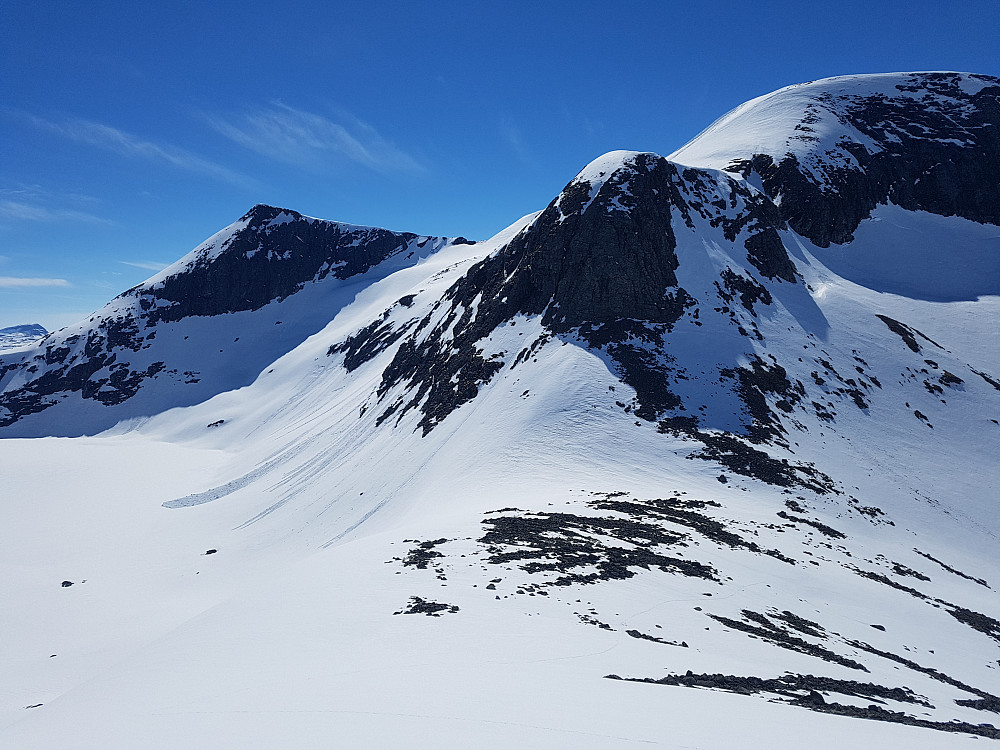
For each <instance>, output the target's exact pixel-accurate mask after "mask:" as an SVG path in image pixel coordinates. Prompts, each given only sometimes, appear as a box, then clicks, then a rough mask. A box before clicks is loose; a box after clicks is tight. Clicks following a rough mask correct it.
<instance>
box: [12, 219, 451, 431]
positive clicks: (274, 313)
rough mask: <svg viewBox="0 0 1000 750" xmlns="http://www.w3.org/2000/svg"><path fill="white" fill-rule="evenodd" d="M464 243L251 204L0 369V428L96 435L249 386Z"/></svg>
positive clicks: (14, 357) (13, 356) (15, 356)
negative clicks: (349, 311) (392, 285)
mask: <svg viewBox="0 0 1000 750" xmlns="http://www.w3.org/2000/svg"><path fill="white" fill-rule="evenodd" d="M462 242H467V240H465V239H463V238H458V239H457V240H451V239H445V238H441V237H419V236H417V235H415V234H409V233H400V232H390V231H388V230H385V229H375V228H372V227H360V226H353V225H350V224H341V223H338V222H330V221H323V220H320V219H314V218H310V217H307V216H303V215H302V214H299V213H297V212H295V211H290V210H286V209H280V208H274V207H272V206H264V205H257V206H254V207H253V208H252V209H250V211H249V212H248V213H247V214H246V215H245V216H243V217H242V218H241V219H239V221H237V222H235V223H233V224H231V225H229V226H228V227H226V228H225V229H223V230H222V231H220V232H218V233H216V234H214V235H213V236H211V237H209V238H208V239H207V240H205V242H203V243H202V244H201V245H199V246H198V247H197V248H195V249H194V250H192V251H191V252H190V253H188V254H187V255H185V256H184V257H183V258H181V259H180V260H179V261H177V262H176V263H174V264H173V265H171V266H169V267H168V268H166V269H164V270H163V271H161V272H160V273H158V274H156V275H155V276H153V277H152V278H151V279H149V280H148V281H146V282H145V283H143V284H140V285H138V286H136V287H133V288H132V289H129V290H128V291H126V292H124V293H122V294H121V295H119V296H118V297H116V298H115V299H113V300H112V301H111V302H109V303H108V304H107V305H105V306H104V308H103V309H101V310H98V311H97V312H95V313H94V315H93V316H92V317H90V318H89V319H88V320H83V321H81V322H80V323H78V324H77V325H74V326H70V327H67V328H64V329H62V330H60V331H59V332H58V333H54V334H50V335H48V336H46V337H45V338H44V339H43V340H42V341H41V343H40V344H39V345H38V346H36V347H35V348H34V350H31V351H27V352H22V353H19V354H18V355H6V356H4V357H3V358H2V359H0V384H2V385H0V387H2V388H3V395H2V397H0V398H2V401H0V426H2V427H7V428H8V432H9V433H10V434H16V435H24V436H40V435H80V434H94V433H96V432H100V431H101V430H104V429H107V428H108V427H111V426H113V425H115V424H117V423H118V422H120V421H121V420H123V419H129V418H136V417H144V416H149V415H152V414H157V413H159V412H161V411H164V410H165V409H169V408H171V407H174V406H187V405H189V404H193V403H198V402H200V401H204V400H205V399H207V398H210V397H211V396H214V395H216V394H217V393H222V392H223V391H229V390H232V389H234V388H239V387H241V386H245V385H248V384H249V383H250V382H252V381H253V379H254V378H255V377H256V376H257V375H258V374H260V372H261V370H262V369H263V368H265V367H266V366H267V365H269V364H270V363H271V362H273V361H274V360H275V359H277V358H278V357H280V356H281V355H282V354H285V353H286V352H288V351H290V350H292V349H294V348H295V347H296V346H298V345H299V344H300V343H302V341H304V340H305V339H306V338H308V337H309V336H311V335H312V334H314V333H316V332H317V331H319V330H320V329H321V328H322V327H323V326H324V325H326V324H327V323H328V322H329V321H330V320H331V319H332V318H333V317H334V316H336V314H337V312H338V311H339V310H340V308H341V307H343V306H344V305H345V304H346V303H348V302H349V301H351V300H352V299H353V298H354V296H355V294H357V292H358V291H359V290H360V289H362V288H364V287H365V286H367V285H369V284H371V283H372V282H373V281H375V280H378V279H380V278H383V277H385V276H387V275H389V274H391V273H393V272H395V271H398V270H399V269H401V268H405V267H407V266H411V265H414V264H415V263H417V262H418V261H419V260H420V259H421V258H424V257H426V256H427V255H429V254H430V253H433V252H436V251H437V250H440V249H441V248H442V247H445V246H447V245H450V244H452V243H462ZM241 334H242V336H241ZM154 342H155V343H154ZM57 404H58V406H59V408H58V409H56V410H52V407H53V406H55V405H57Z"/></svg>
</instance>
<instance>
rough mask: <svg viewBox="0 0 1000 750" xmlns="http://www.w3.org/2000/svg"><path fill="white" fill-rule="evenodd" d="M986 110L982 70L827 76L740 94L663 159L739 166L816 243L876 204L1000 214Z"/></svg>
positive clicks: (997, 93)
mask: <svg viewBox="0 0 1000 750" xmlns="http://www.w3.org/2000/svg"><path fill="white" fill-rule="evenodd" d="M998 113H1000V79H996V78H992V77H990V76H981V75H975V74H968V73H947V72H930V73H895V74H883V75H872V76H846V77H839V78H831V79H825V80H822V81H814V82H812V83H808V84H801V85H798V86H790V87H787V88H784V89H781V90H779V91H776V92H774V93H771V94H767V95H765V96H762V97H758V98H757V99H754V100H752V101H750V102H747V103H746V104H743V105H740V106H739V107H737V108H736V109H734V110H732V111H731V112H729V113H728V114H726V115H724V116H723V117H722V118H720V119H719V120H718V121H716V122H715V123H714V124H713V125H711V126H710V127H709V128H708V129H707V130H705V131H704V132H702V133H701V134H700V135H698V136H697V137H696V138H695V139H694V140H692V141H691V142H690V143H689V144H687V145H686V146H684V147H682V148H681V149H679V150H678V151H675V152H674V153H673V154H672V155H671V157H670V158H672V159H675V160H676V161H679V162H681V163H684V164H692V165H696V166H704V167H714V168H718V169H725V170H727V171H730V172H732V173H734V174H739V175H741V176H742V177H744V178H745V179H746V180H748V181H749V182H750V183H751V184H753V185H755V186H757V187H760V188H761V189H762V190H763V191H764V192H765V193H767V195H768V196H769V197H770V198H771V199H772V200H774V202H775V203H776V204H778V205H779V206H780V209H781V213H782V217H783V218H784V219H785V220H786V221H788V223H789V225H790V226H791V228H792V229H794V230H795V231H796V232H798V233H799V234H801V235H803V236H805V237H807V238H809V239H810V240H812V241H813V242H815V243H816V244H817V245H819V246H821V247H827V246H829V245H830V244H831V243H834V244H845V243H849V242H850V241H851V240H852V239H853V236H854V234H853V233H854V231H855V229H857V227H858V225H859V224H860V223H861V221H863V220H865V219H867V218H868V217H869V216H871V212H872V210H873V209H874V208H875V206H877V205H879V204H887V203H892V204H895V205H898V206H902V207H903V208H905V209H908V210H910V211H913V210H922V211H929V212H931V213H935V214H939V215H941V216H961V217H963V218H966V219H970V220H972V221H975V222H979V223H988V224H1000V201H997V200H996V197H995V196H996V195H997V194H998V193H1000V173H998V169H997V166H998V165H997V164H996V154H997V153H998V152H1000V122H998V120H1000V114H998Z"/></svg>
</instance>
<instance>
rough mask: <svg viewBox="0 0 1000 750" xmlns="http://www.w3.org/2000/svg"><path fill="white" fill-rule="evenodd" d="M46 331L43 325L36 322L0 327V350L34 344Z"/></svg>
mask: <svg viewBox="0 0 1000 750" xmlns="http://www.w3.org/2000/svg"><path fill="white" fill-rule="evenodd" d="M47 333H48V331H46V330H45V327H44V326H41V325H39V324H38V323H29V324H27V325H23V326H11V327H10V328H0V351H3V350H4V349H18V348H20V347H22V346H26V345H28V344H34V343H35V342H36V341H38V340H39V339H41V338H42V337H43V336H44V335H45V334H47Z"/></svg>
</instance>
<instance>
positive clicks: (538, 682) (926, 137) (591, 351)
mask: <svg viewBox="0 0 1000 750" xmlns="http://www.w3.org/2000/svg"><path fill="white" fill-rule="evenodd" d="M998 127H1000V80H998V79H995V78H990V77H988V76H979V75H969V74H959V73H903V74H889V75H873V76H850V77H841V78H834V79H827V80H824V81H815V82H811V83H808V84H802V85H800V86H793V87H789V88H786V89H782V90H780V91H777V92H774V93H773V94H769V95H767V96H764V97H760V98H759V99H755V100H753V101H751V102H748V103H747V104H745V105H742V106H741V107H738V108H737V109H735V110H733V111H732V112H730V113H729V114H727V115H725V116H724V117H722V118H721V119H720V120H718V121H717V122H716V123H714V124H713V125H712V126H710V127H709V128H708V129H707V130H706V131H704V132H703V133H702V134H701V135H699V136H698V137H697V138H696V139H694V140H693V141H692V142H691V143H689V144H688V145H687V146H685V147H684V148H682V149H680V150H679V151H677V152H675V153H674V154H672V155H671V156H669V157H666V158H665V157H663V156H660V155H657V154H653V153H645V152H632V151H615V152H611V153H608V154H606V155H604V156H602V157H600V158H598V159H596V160H594V161H593V162H591V163H590V164H589V165H587V166H586V167H585V168H584V169H583V170H582V171H581V172H580V173H579V174H577V175H576V176H575V177H573V178H572V179H571V180H570V181H569V182H568V183H567V185H566V187H565V188H564V189H563V190H562V191H561V192H560V193H559V195H557V196H555V197H554V198H553V200H552V201H551V202H550V203H549V204H548V206H546V207H544V208H542V209H541V210H540V211H538V212H537V213H534V214H531V215H529V216H526V217H524V218H522V219H520V220H519V221H517V222H515V223H514V224H512V225H511V226H510V227H508V228H507V229H505V230H504V231H502V232H500V233H499V234H498V235H496V236H495V237H493V238H491V239H489V240H485V241H482V242H474V243H473V242H469V241H468V240H464V239H463V238H457V239H448V238H437V237H420V236H417V235H413V234H406V233H397V232H390V231H388V230H384V229H374V228H368V227H357V226H353V225H348V224H341V223H337V222H328V221H323V220H319V219H313V218H309V217H305V216H302V215H301V214H298V213H295V212H294V211H290V210H288V209H280V208H274V207H270V206H260V205H259V206H255V207H254V208H253V209H251V211H250V212H249V213H247V214H246V215H245V216H244V217H242V218H241V219H240V220H238V221H237V222H236V223H234V224H232V225H230V226H229V227H227V228H226V229H224V230H222V231H221V232H219V233H218V234H216V235H214V236H213V237H211V238H209V239H208V240H206V241H205V243H203V244H202V245H200V246H199V247H198V248H196V249H195V250H194V251H192V252H191V253H189V254H188V255H186V256H185V257H183V258H182V259H181V260H179V261H178V262H177V263H176V264H174V265H173V266H171V267H169V268H167V269H165V270H164V271H162V272H161V273H159V274H157V275H156V276H154V277H153V278H151V279H149V280H148V281H147V282H145V283H144V284H141V285H139V286H137V287H135V288H134V289H131V290H129V291H127V292H125V293H123V294H122V295H120V296H119V297H117V298H116V299H115V300H112V301H111V302H110V303H109V304H108V305H107V306H106V307H105V308H103V309H102V310H101V311H98V312H96V313H95V314H94V316H93V317H92V318H91V319H90V320H87V321H83V322H81V323H80V324H78V325H76V326H73V327H71V328H68V329H64V330H62V331H59V332H56V333H53V334H48V335H47V336H46V337H45V338H44V339H43V340H42V341H40V342H39V343H38V344H36V345H35V346H34V347H28V348H21V349H18V350H16V351H11V352H8V353H0V437H4V438H6V439H5V440H4V448H5V449H6V450H5V451H0V471H2V472H3V475H4V477H5V482H6V484H7V486H9V487H10V488H11V489H10V490H9V491H10V492H11V493H13V494H12V497H13V499H12V500H9V501H8V502H7V503H6V505H4V506H3V507H2V508H0V513H2V514H5V515H0V529H6V530H7V531H6V534H7V536H4V537H0V542H2V543H0V549H4V550H8V552H6V553H5V554H8V555H9V558H8V561H9V562H11V570H13V571H14V572H13V573H12V575H11V576H10V577H9V579H8V580H7V581H5V582H4V584H3V586H4V588H3V589H0V591H2V596H3V599H4V601H6V602H10V603H13V607H15V608H18V611H22V612H24V613H25V614H24V616H23V618H21V619H20V620H19V621H18V623H17V624H16V625H14V626H13V627H11V628H9V632H8V633H7V634H6V635H5V639H4V641H5V643H6V644H7V648H8V649H10V653H11V654H16V655H17V656H16V658H12V659H9V664H8V667H7V668H6V669H5V670H4V673H5V675H6V678H5V679H6V680H9V684H5V685H4V690H3V691H0V694H2V695H5V696H7V697H6V699H5V701H4V703H3V705H2V710H3V712H4V713H2V714H0V718H2V720H3V721H4V722H5V723H6V724H9V727H8V728H7V729H6V730H5V731H7V732H8V733H9V734H10V736H11V737H12V739H13V740H14V742H15V744H17V746H18V747H58V746H64V745H65V744H66V738H68V737H75V736H78V735H77V732H78V728H79V727H80V726H87V727H88V732H89V735H88V737H89V738H91V741H92V744H93V745H94V746H95V747H98V746H99V747H102V748H116V747H121V748H125V747H130V746H133V745H134V742H135V739H134V738H135V737H137V736H142V737H155V738H157V740H156V741H157V742H159V744H160V746H163V747H181V746H192V745H198V744H207V745H213V746H223V745H225V746H232V745H233V744H238V745H240V746H241V747H260V748H264V747H273V746H275V745H287V746H294V747H325V746H326V745H327V744H328V743H329V738H330V737H336V738H337V740H336V741H337V742H339V743H341V744H345V745H350V746H352V747H372V748H375V747H385V746H390V745H393V744H402V743H404V742H405V743H407V744H409V745H413V746H417V747H428V748H430V747H439V746H441V744H442V743H443V744H445V745H448V746H453V745H454V746H459V745H462V746H465V745H468V746H475V747H509V746H511V745H515V744H518V745H528V746H545V747H607V746H609V745H613V746H616V747H631V746H633V745H634V746H640V745H642V746H645V745H649V744H652V745H664V746H666V745H670V746H685V747H736V746H753V747H777V748H797V747H801V746H802V744H809V745H810V746H811V747H821V748H840V747H844V746H849V745H858V746H865V747H875V746H879V747H952V746H954V747H958V746H966V745H969V744H970V743H971V742H973V741H978V742H981V741H982V740H984V739H993V740H996V739H1000V728H998V724H997V720H996V714H997V712H998V707H1000V688H998V684H1000V683H998V677H997V675H998V674H1000V671H998V667H1000V661H998V657H1000V654H998V653H997V649H998V648H1000V599H998V597H997V593H996V586H997V585H998V581H1000V560H998V557H997V554H996V549H997V542H998V540H1000V523H998V521H997V514H996V508H995V504H996V492H995V488H996V487H997V486H998V485H1000V464H998V462H997V451H996V448H997V445H998V444H1000V346H997V345H996V344H997V343H1000V342H998V340H997V320H998V318H1000V296H998V295H1000V246H998V244H997V238H998V237H1000V228H998V227H1000V208H998V205H997V200H998V198H997V196H998V195H1000V185H998V183H997V175H998V174H1000V145H998V144H1000V142H998V133H997V128H998ZM97 433H100V434H97ZM85 435H95V436H94V437H89V438H88V437H82V436H85ZM52 436H73V438H72V439H69V440H51V439H48V438H51V437H52ZM25 540H31V541H30V542H28V541H25ZM68 622H72V623H74V626H73V627H68V626H67V623H68ZM98 674H100V679H96V676H97V675H98ZM106 706H114V707H115V708H114V714H113V716H111V715H109V714H106V713H103V711H102V709H101V708H100V707H106ZM29 708H30V710H29ZM720 715H724V716H725V717H726V721H719V720H718V717H719V716H720ZM317 738H320V739H317Z"/></svg>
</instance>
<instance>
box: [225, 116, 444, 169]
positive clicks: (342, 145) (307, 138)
mask: <svg viewBox="0 0 1000 750" xmlns="http://www.w3.org/2000/svg"><path fill="white" fill-rule="evenodd" d="M338 119H340V120H342V121H343V122H335V121H334V120H331V119H329V118H327V117H323V116H322V115H317V114H314V113H312V112H306V111H304V110H300V109H295V108H294V107H289V106H288V105H286V104H283V103H281V102H272V103H271V104H270V105H269V106H267V107H259V108H256V109H253V110H250V111H248V112H245V113H243V114H241V115H237V116H235V117H221V116H212V115H206V120H207V121H208V123H209V125H211V126H212V127H213V128H214V129H215V130H216V131H217V132H218V133H220V134H221V135H223V136H225V137H226V138H229V139H230V140H231V141H233V142H235V143H238V144H240V145H241V146H244V147H246V148H248V149H250V150H252V151H256V152H257V153H259V154H262V155H264V156H267V157H269V158H272V159H275V160H277V161H282V162H285V163H287V164H294V165H296V166H301V167H311V168H316V167H321V166H327V165H328V164H329V163H330V162H331V161H333V160H336V159H346V160H348V161H352V162H354V163H356V164H360V165H361V166H364V167H367V168H369V169H372V170H374V171H376V172H423V171H425V168H424V167H423V166H422V165H421V164H420V163H419V162H418V161H417V160H416V159H414V158H413V157H412V156H410V155H409V154H407V153H405V152H404V151H402V150H400V149H399V148H397V147H396V146H394V145H393V144H392V143H390V142H389V141H387V140H386V139H385V138H383V137H382V136H381V135H380V134H379V133H378V131H376V130H375V128H373V127H371V126H370V125H368V124H366V123H364V122H362V121H360V120H358V119H356V118H354V117H352V116H349V115H343V116H341V117H339V118H338Z"/></svg>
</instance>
